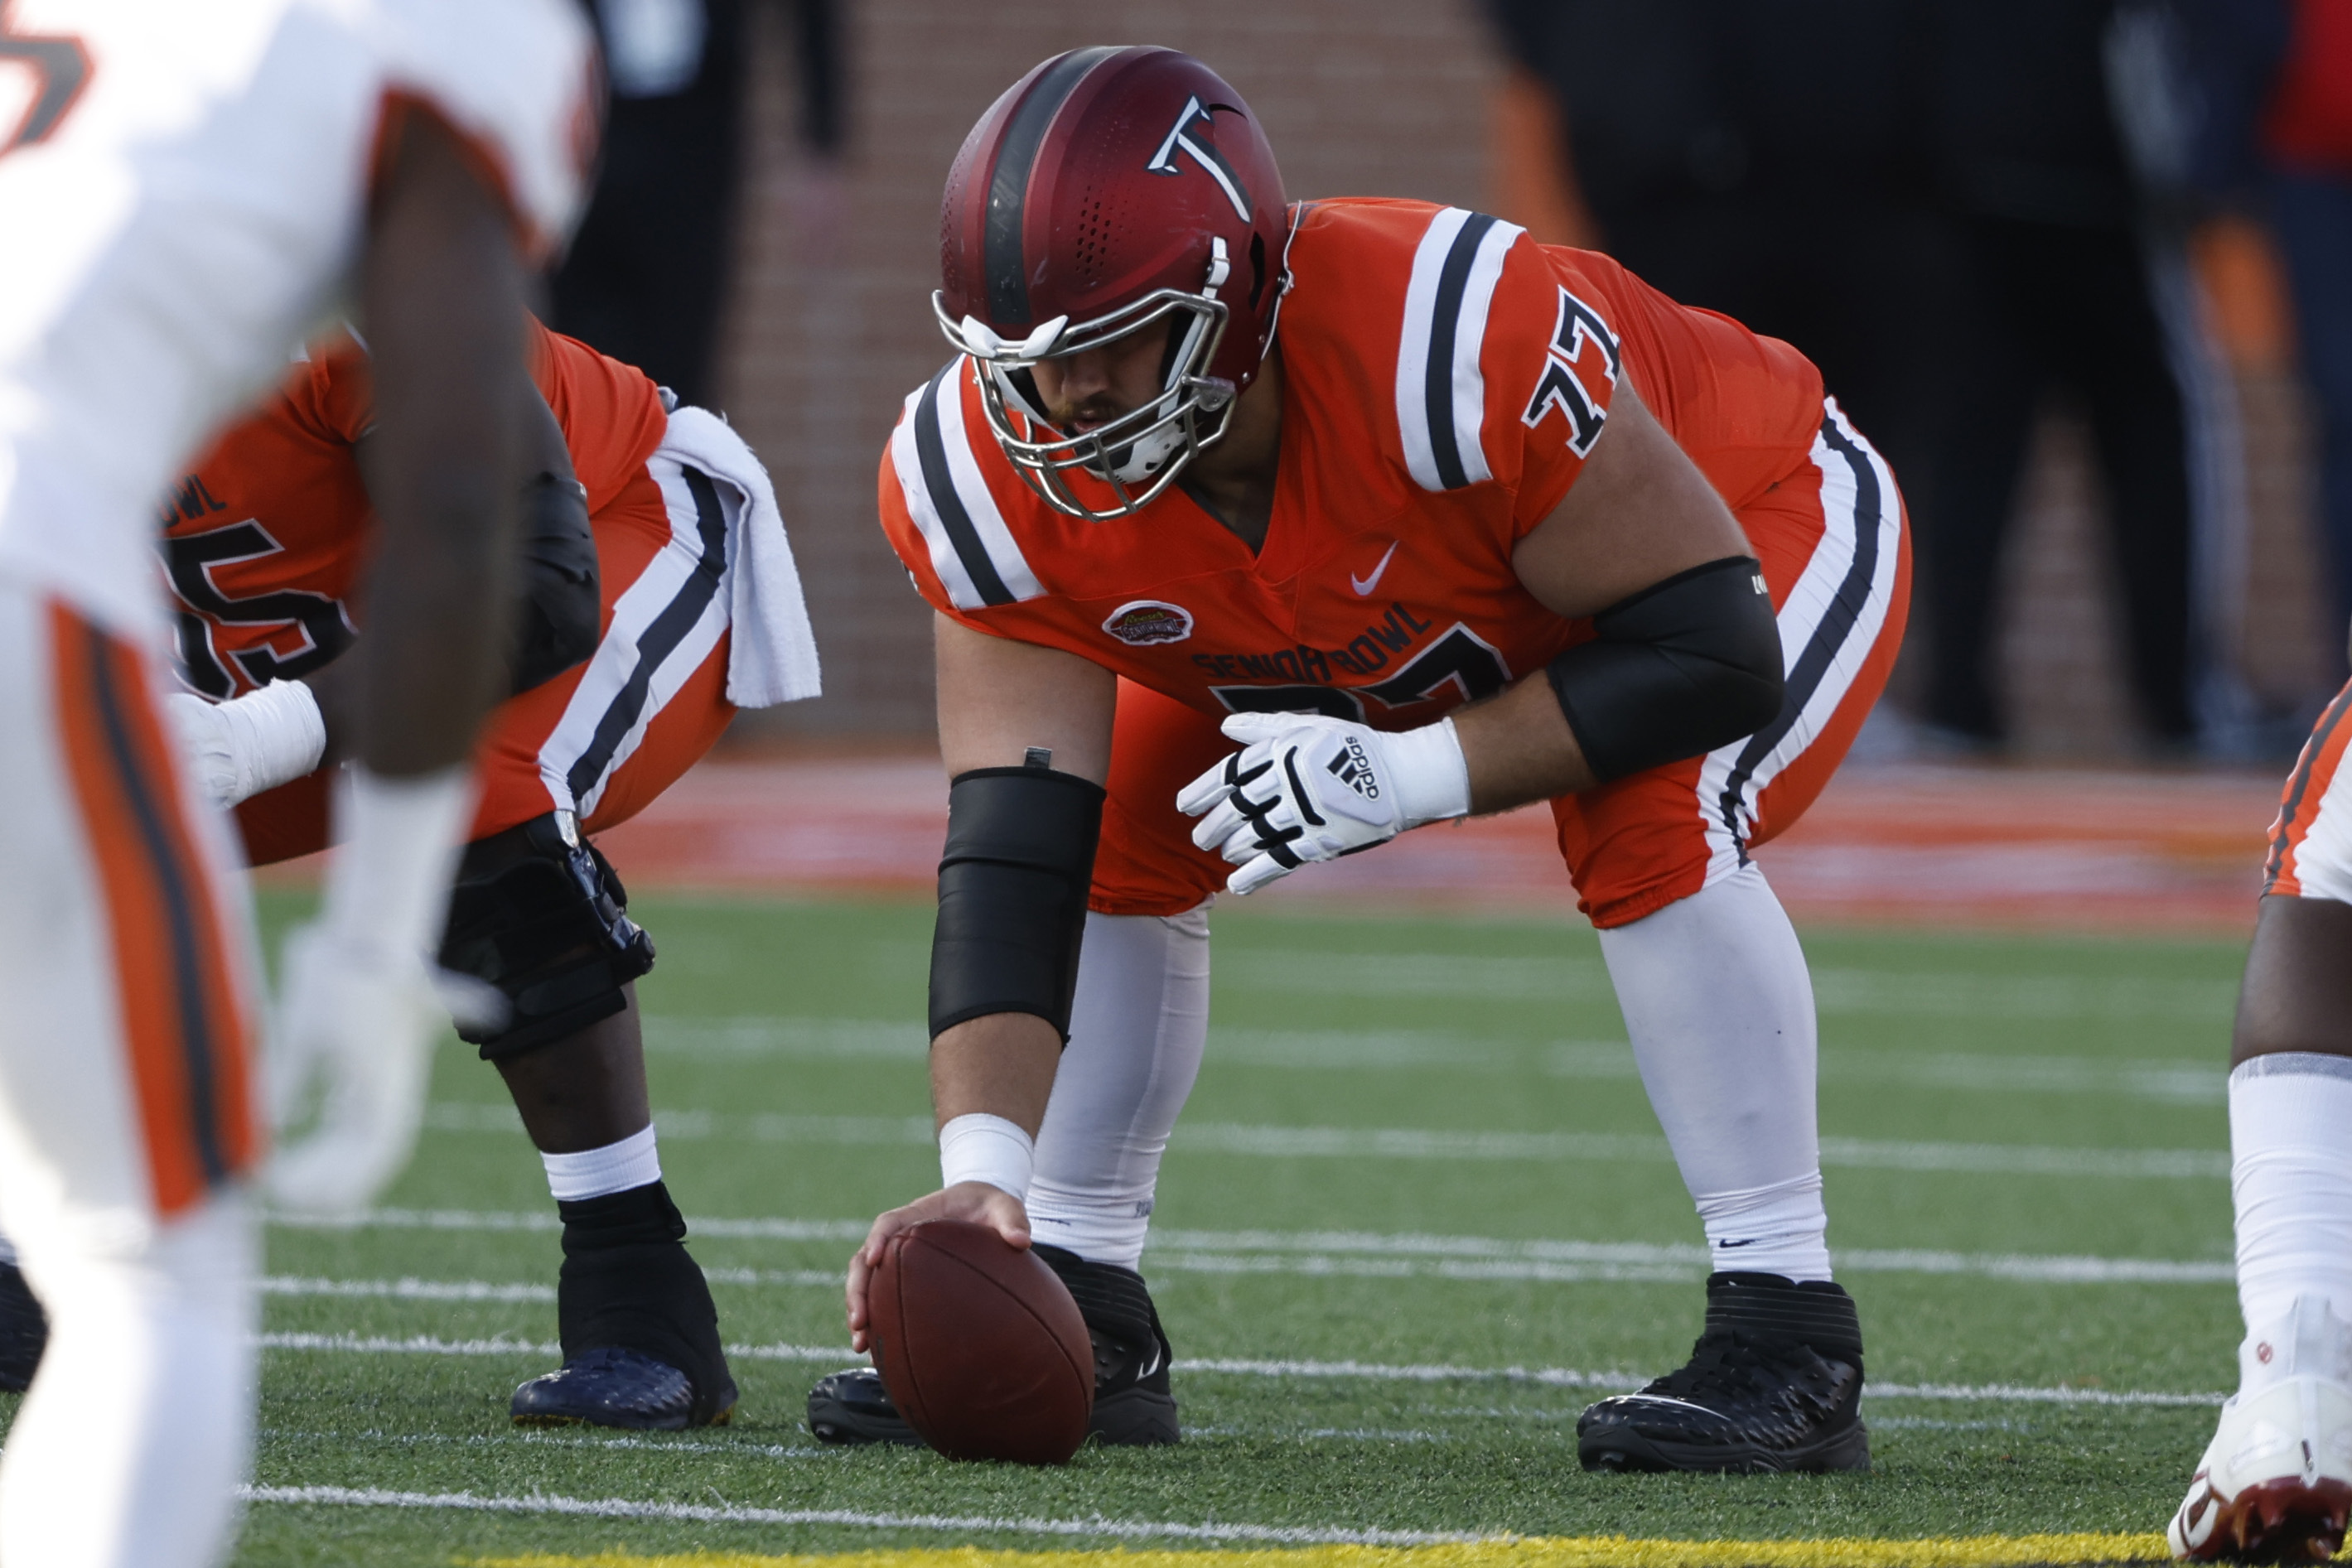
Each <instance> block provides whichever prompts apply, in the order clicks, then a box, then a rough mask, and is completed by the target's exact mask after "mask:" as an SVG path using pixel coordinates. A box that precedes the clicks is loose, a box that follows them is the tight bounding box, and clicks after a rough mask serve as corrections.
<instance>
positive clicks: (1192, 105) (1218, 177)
mask: <svg viewBox="0 0 2352 1568" xmlns="http://www.w3.org/2000/svg"><path fill="white" fill-rule="evenodd" d="M1194 120H1208V121H1209V123H1210V124H1211V125H1214V124H1215V123H1216V121H1215V120H1213V118H1211V116H1210V113H1209V111H1208V110H1205V109H1203V108H1202V107H1201V100H1200V99H1198V98H1197V97H1195V98H1189V99H1185V100H1184V112H1183V113H1181V114H1180V115H1178V116H1177V117H1176V123H1175V124H1173V125H1171V126H1170V127H1169V128H1168V134H1167V135H1166V136H1164V137H1162V138H1161V139H1160V151H1159V152H1154V153H1153V154H1152V155H1151V162H1149V163H1146V164H1145V165H1144V166H1143V167H1144V170H1145V172H1148V173H1153V174H1181V173H1182V172H1184V171H1183V169H1182V168H1181V167H1180V166H1179V165H1178V164H1177V162H1176V156H1177V154H1178V153H1180V152H1190V153H1191V154H1192V156H1193V158H1194V159H1196V160H1197V161H1198V162H1199V163H1200V165H1201V167H1202V169H1204V170H1206V171H1207V172H1208V174H1209V177H1210V178H1211V179H1213V180H1214V181H1216V183H1217V188H1218V189H1219V190H1221V191H1223V192H1224V193H1225V200H1227V201H1229V202H1231V203H1232V204H1234V213H1235V214H1237V215H1238V216H1239V217H1240V218H1241V220H1242V222H1244V224H1246V223H1248V222H1249V221H1250V205H1249V193H1248V192H1247V191H1244V189H1242V182H1241V176H1240V175H1238V174H1236V173H1234V166H1233V165H1232V164H1230V163H1228V162H1225V160H1224V158H1223V156H1222V155H1221V154H1220V153H1219V152H1217V150H1216V149H1215V148H1214V147H1213V146H1211V145H1210V144H1209V143H1207V142H1205V141H1195V140H1193V139H1192V137H1190V136H1188V135H1186V134H1185V132H1186V131H1189V130H1191V129H1192V122H1193V121H1194Z"/></svg>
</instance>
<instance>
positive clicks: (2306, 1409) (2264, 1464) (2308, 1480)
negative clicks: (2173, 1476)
mask: <svg viewBox="0 0 2352 1568" xmlns="http://www.w3.org/2000/svg"><path fill="white" fill-rule="evenodd" d="M2238 1361H2239V1371H2240V1383H2239V1388H2238V1392H2237V1393H2236V1394H2235V1395H2233V1396H2231V1398H2230V1399H2229V1401H2228V1402H2227V1403H2225V1404H2224V1405H2223V1406H2221V1427H2220V1429H2219V1430H2218V1431H2216V1432H2215V1433H2214V1434H2213V1441H2212V1442H2211V1443H2210V1444H2209V1445H2208V1446H2207V1447H2206V1449H2205V1457H2204V1458H2202V1459H2201V1460H2200V1461H2199V1462H2198V1466H2197V1476H2196V1479H2194V1480H2192V1481H2190V1482H2189V1495H2188V1497H2187V1498H2185V1499H2183V1500H2182V1501H2181V1504H2180V1511H2179V1512H2178V1513H2176V1514H2174V1515H2173V1516H2172V1524H2171V1527H2170V1528H2169V1529H2168V1530H2167V1531H2165V1539H2166V1540H2167V1541H2168V1542H2170V1543H2171V1546H2172V1553H2173V1555H2174V1556H2176V1557H2179V1558H2184V1559H2187V1560H2188V1561H2189V1562H2192V1563H2325V1562H2326V1561H2327V1559H2329V1558H2330V1557H2333V1556H2334V1555H2335V1554H2336V1548H2337V1547H2339V1546H2341V1545H2343V1544H2344V1529H2345V1520H2346V1516H2347V1514H2352V1327H2347V1325H2346V1324H2345V1323H2344V1322H2342V1321H2340V1320H2339V1319H2337V1318H2336V1314H2335V1313H2334V1312H2331V1311H2329V1310H2328V1305H2327V1302H2326V1300H2325V1299H2324V1298H2321V1297H2318V1296H2299V1297H2297V1298H2296V1299H2295V1302H2294V1307H2293V1308H2292V1309H2290V1310H2289V1312H2288V1313H2287V1315H2286V1316H2285V1317H2284V1318H2283V1319H2281V1320H2280V1321H2279V1322H2276V1323H2273V1324H2272V1325H2271V1326H2270V1327H2269V1328H2268V1329H2266V1330H2265V1331H2264V1332H2263V1333H2256V1334H2249V1335H2248V1336H2247V1338H2246V1343H2244V1345H2242V1347H2241V1348H2240V1350H2239V1353H2238Z"/></svg>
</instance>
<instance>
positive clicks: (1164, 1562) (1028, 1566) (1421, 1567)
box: [472, 1535, 2169, 1568]
mask: <svg viewBox="0 0 2352 1568" xmlns="http://www.w3.org/2000/svg"><path fill="white" fill-rule="evenodd" d="M1199 1555H1200V1554H1199V1553H1198V1552H1167V1551H1159V1552H1154V1551H1149V1550H1147V1551H1141V1552H1134V1551H1121V1552H1118V1553H1116V1554H1113V1553H1110V1552H1004V1551H980V1550H977V1549H974V1548H971V1547H965V1548H963V1549H962V1550H961V1551H937V1550H932V1551H898V1552H847V1553H844V1554H842V1555H839V1556H823V1557H820V1556H805V1557H768V1556H751V1555H748V1554H745V1553H741V1552H690V1553H688V1554H686V1555H684V1556H667V1555H664V1556H651V1557H648V1556H639V1555H636V1554H635V1553H631V1552H598V1553H597V1554H595V1555H593V1556H589V1557H576V1556H564V1555H554V1554H549V1553H543V1552H533V1553H530V1554H529V1555H526V1556H521V1557H482V1558H476V1559H474V1560H473V1564H472V1568H1201V1564H1200V1563H1198V1562H1197V1559H1198V1557H1199ZM2168 1561H2169V1559H2168V1555H2167V1553H2166V1552H2165V1548H2164V1538H2163V1537H2162V1536H2160V1535H1959V1536H1944V1537H1941V1538H1937V1539H1931V1540H1924V1541H1923V1540H1910V1541H1906V1540H1871V1539H1867V1538H1857V1537H1851V1536H1849V1537H1844V1538H1832V1539H1829V1540H1818V1539H1816V1540H1811V1541H1805V1540H1796V1541H1658V1540H1649V1541H1643V1540H1632V1539H1628V1538H1626V1537H1624V1536H1622V1535H1604V1536H1520V1537H1508V1536H1506V1537H1500V1538H1496V1537H1489V1538H1487V1539H1486V1540H1482V1541H1475V1542H1463V1543H1460V1544H1454V1545H1443V1546H1417V1547H1377V1546H1326V1547H1321V1548H1308V1549H1307V1550H1304V1551H1297V1550H1293V1551H1279V1550H1258V1551H1241V1552H1218V1553H1217V1554H1216V1563H1217V1564H1218V1565H1219V1568H1684V1565H1687V1568H1947V1565H1948V1568H2007V1565H2010V1564H2027V1563H2032V1564H2053V1565H2055V1564H2078V1563H2163V1562H2168Z"/></svg>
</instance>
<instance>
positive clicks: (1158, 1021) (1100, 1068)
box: [1029, 904, 1209, 1269]
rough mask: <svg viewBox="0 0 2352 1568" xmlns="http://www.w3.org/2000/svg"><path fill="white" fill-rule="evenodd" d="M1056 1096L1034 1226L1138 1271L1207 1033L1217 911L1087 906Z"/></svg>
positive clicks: (1039, 1163)
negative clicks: (1119, 911) (1113, 911)
mask: <svg viewBox="0 0 2352 1568" xmlns="http://www.w3.org/2000/svg"><path fill="white" fill-rule="evenodd" d="M1080 954H1081V956H1080V957H1079V960H1078V989H1077V998H1076V1003H1075V1005H1074V1006H1073V1007H1072V1008H1071V1010H1070V1044H1069V1049H1068V1050H1066V1051H1063V1052H1062V1066H1061V1071H1060V1073H1059V1074H1058V1075H1057V1076H1056V1077H1055V1080H1054V1096H1053V1098H1052V1099H1051V1100H1049V1101H1047V1102H1046V1103H1045V1124H1044V1125H1043V1126H1042V1127H1040V1128H1039V1129H1038V1132H1037V1159H1036V1168H1035V1173H1034V1175H1033V1176H1031V1178H1030V1182H1029V1224H1030V1228H1031V1234H1033V1235H1034V1237H1035V1238H1036V1239H1038V1240H1040V1241H1043V1242H1046V1243H1048V1244H1050V1245H1052V1246H1055V1247H1063V1248H1067V1249H1069V1250H1070V1251H1072V1252H1075V1253H1076V1254H1077V1255H1078V1256H1079V1257H1081V1258H1084V1259H1085V1260H1087V1261H1088V1262H1090V1263H1115V1264H1117V1265H1118V1266H1119V1267H1120V1268H1123V1269H1132V1268H1134V1267H1135V1266H1136V1263H1137V1262H1138V1260H1140V1259H1141V1258H1142V1256H1143V1238H1144V1233H1145V1232H1146V1231H1147V1230H1148V1229H1150V1225H1151V1203H1152V1194H1153V1192H1154V1190H1155V1189H1156V1188H1157V1187H1158V1186H1159V1183H1160V1156H1161V1155H1164V1154H1166V1153H1167V1152H1168V1134H1170V1133H1171V1132H1172V1131H1173V1130H1174V1129H1175V1126H1176V1115H1177V1113H1178V1112H1180V1111H1181V1110H1183V1109H1184V1101H1185V1099H1186V1098H1187V1097H1188V1096H1190V1095H1191V1093H1192V1080H1193V1079H1195V1078H1196V1077H1198V1076H1199V1075H1200V1071H1201V1053H1202V1051H1203V1050H1204V1049H1205V1048H1206V1047H1207V1045H1208V1042H1209V912H1208V907H1207V906H1206V905H1205V904H1204V905H1202V907H1201V908H1198V909H1194V910H1190V911H1188V912H1186V913H1185V914H1182V915H1170V916H1167V917H1166V918H1162V917H1160V916H1158V915H1087V936H1086V946H1084V947H1083V948H1082V949H1081V950H1080Z"/></svg>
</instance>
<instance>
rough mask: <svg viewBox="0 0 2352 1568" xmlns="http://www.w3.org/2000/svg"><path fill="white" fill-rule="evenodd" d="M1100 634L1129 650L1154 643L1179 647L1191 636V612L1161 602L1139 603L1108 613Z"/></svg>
mask: <svg viewBox="0 0 2352 1568" xmlns="http://www.w3.org/2000/svg"><path fill="white" fill-rule="evenodd" d="M1103 630H1104V631H1106V632H1109V633H1110V634H1111V635H1112V636H1114V637H1116V638H1118V640H1119V641H1120V642H1122V643H1126V644H1127V645H1128V646H1129V647H1130V648H1148V647H1150V645H1151V644H1152V643H1181V642H1182V641H1183V640H1184V639H1185V638H1187V637H1190V636H1191V635H1192V612H1191V611H1189V610H1187V609H1185V608H1184V607H1183V606H1182V605H1181V604H1170V603H1168V602H1167V601H1164V600H1159V599H1139V600H1137V601H1134V602H1133V603H1132V604H1122V605H1120V606H1119V607H1118V609H1116V610H1114V611H1112V612H1110V619H1109V620H1108V621H1106V622H1103Z"/></svg>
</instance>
